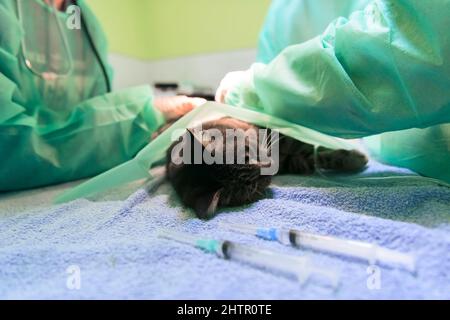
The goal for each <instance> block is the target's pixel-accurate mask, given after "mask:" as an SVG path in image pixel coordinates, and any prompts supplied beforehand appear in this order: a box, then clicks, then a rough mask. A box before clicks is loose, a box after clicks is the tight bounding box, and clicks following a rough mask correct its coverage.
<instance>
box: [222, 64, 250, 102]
mask: <svg viewBox="0 0 450 320" xmlns="http://www.w3.org/2000/svg"><path fill="white" fill-rule="evenodd" d="M249 77H250V74H249V71H234V72H230V73H228V74H227V75H226V76H225V78H223V80H222V81H221V82H220V85H219V89H217V92H216V101H217V102H220V103H226V101H227V99H226V98H227V95H228V94H229V93H230V91H231V90H232V89H234V88H238V87H240V86H241V85H242V84H243V83H245V82H248V81H249V80H250V79H249Z"/></svg>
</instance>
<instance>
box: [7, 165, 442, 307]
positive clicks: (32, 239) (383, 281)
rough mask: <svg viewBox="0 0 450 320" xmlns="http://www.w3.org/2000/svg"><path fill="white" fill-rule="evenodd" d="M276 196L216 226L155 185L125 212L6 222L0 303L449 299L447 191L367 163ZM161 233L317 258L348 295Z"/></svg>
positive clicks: (85, 204)
mask: <svg viewBox="0 0 450 320" xmlns="http://www.w3.org/2000/svg"><path fill="white" fill-rule="evenodd" d="M391 175H396V176H398V177H396V178H389V176H391ZM379 177H388V178H386V179H378V178H379ZM361 178H364V179H361ZM270 191H271V192H270V195H269V196H268V197H267V199H264V200H261V201H259V202H257V203H255V204H253V205H250V206H247V207H243V208H231V209H226V210H222V212H221V214H220V215H219V216H218V217H217V218H215V219H213V220H212V221H209V222H204V221H200V220H198V219H195V217H194V216H193V214H192V212H190V211H189V210H186V209H183V208H182V207H181V206H180V204H179V201H178V200H177V198H176V196H174V193H173V191H172V189H171V188H170V186H169V185H168V184H167V183H161V184H157V183H156V184H155V183H154V182H152V183H150V184H149V185H147V186H146V187H145V188H142V189H139V190H137V191H136V192H134V193H133V194H132V195H131V196H129V197H128V198H127V199H126V200H125V201H121V200H102V201H95V202H94V201H88V200H85V199H82V200H77V201H74V202H71V203H68V204H64V205H58V206H53V207H51V208H50V209H45V210H33V211H29V212H23V213H20V214H13V215H0V298H2V299H36V298H43V299H105V298H107V299H353V298H358V299H408V298H413V299H450V228H449V226H450V189H448V188H446V187H443V186H439V185H438V184H435V183H433V182H431V181H428V180H424V179H420V178H418V177H415V176H414V175H413V174H412V173H410V172H408V171H407V170H403V169H398V168H391V167H386V166H382V165H380V164H377V163H371V166H370V167H369V169H368V170H367V171H366V172H364V173H363V174H361V175H356V176H351V177H342V176H321V175H316V176H313V177H295V176H285V177H277V178H275V180H274V183H273V185H272V187H271V190H270ZM221 221H224V222H231V223H233V222H234V223H249V224H259V225H263V226H290V227H297V228H298V229H302V230H306V231H312V232H316V233H320V234H327V235H333V236H338V237H344V238H348V239H355V240H362V241H369V242H373V243H377V244H379V245H382V246H385V247H387V248H390V249H396V250H399V251H402V252H407V253H412V254H414V255H416V257H417V267H418V270H417V273H416V274H412V273H410V272H408V271H405V270H403V269H402V268H398V267H392V266H380V267H379V269H368V264H367V263H365V262H363V261H358V260H355V259H351V258H346V257H341V256H335V255H330V254H326V253H321V252H316V251H312V250H297V249H295V248H291V247H286V246H283V245H281V244H278V243H275V242H268V241H264V240H260V239H257V238H254V237H252V236H246V235H241V234H236V233H233V232H229V231H226V230H221V229H219V227H218V224H219V222H221ZM159 228H170V229H175V230H180V231H187V232H190V233H198V234H202V235H203V236H211V237H216V238H221V239H229V240H234V241H239V242H242V243H246V244H251V245H254V246H258V247H260V248H269V249H272V250H276V251H279V252H283V253H289V254H294V255H298V256H309V257H311V259H313V261H314V263H315V264H316V265H317V266H322V267H326V268H329V269H336V270H337V271H339V273H340V275H341V284H340V286H339V287H338V288H337V289H332V288H330V287H328V286H326V285H324V283H322V281H321V279H311V281H309V283H308V284H307V285H305V286H300V285H299V284H298V283H297V282H296V281H295V280H293V279H291V278H289V277H285V276H284V275H282V274H278V273H276V272H272V271H270V270H262V269H256V268H253V267H251V266H248V265H245V264H241V263H236V262H233V261H226V260H221V259H219V258H216V257H215V256H214V255H209V254H205V253H203V252H202V251H200V250H198V249H196V248H192V247H190V246H186V245H183V244H179V243H176V242H171V241H168V240H164V239H159V238H158V237H157V230H158V229H159ZM371 272H375V274H372V273H371ZM74 279H75V280H74Z"/></svg>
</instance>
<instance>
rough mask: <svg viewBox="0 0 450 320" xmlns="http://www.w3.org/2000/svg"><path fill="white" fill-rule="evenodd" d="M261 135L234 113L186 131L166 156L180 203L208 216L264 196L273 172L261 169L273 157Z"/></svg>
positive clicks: (168, 171)
mask: <svg viewBox="0 0 450 320" xmlns="http://www.w3.org/2000/svg"><path fill="white" fill-rule="evenodd" d="M252 132H254V133H255V134H253V133H252ZM242 133H245V134H246V135H245V139H242ZM265 134H267V130H266V131H265ZM262 136H264V132H263V133H261V131H260V129H259V128H257V127H255V126H252V125H250V124H248V123H245V122H242V121H238V120H235V119H231V118H223V119H220V120H217V121H212V122H208V123H205V124H203V125H202V130H200V131H196V130H194V129H190V130H187V132H186V133H185V134H184V135H183V137H182V138H180V140H179V141H178V142H177V143H176V144H174V145H173V146H172V148H171V149H170V151H169V153H168V159H167V160H168V161H167V174H168V177H169V180H170V181H171V182H172V184H173V186H174V187H175V190H176V191H177V193H178V195H179V196H180V198H181V200H182V202H183V203H184V204H185V205H186V206H188V207H190V208H192V209H194V211H195V213H196V215H197V216H198V217H199V218H201V219H209V218H211V217H213V216H214V215H215V213H216V211H217V209H218V208H220V207H230V206H241V205H246V204H250V203H252V202H254V201H256V200H259V199H261V198H263V197H264V196H265V192H266V189H267V187H268V186H269V184H270V182H271V175H265V174H262V173H261V171H262V169H263V168H267V167H268V166H270V165H271V163H272V161H273V159H272V158H271V157H270V153H269V152H267V139H264V138H263V139H261V137H262ZM187 152H189V154H187ZM261 155H265V156H264V157H262V156H261ZM188 160H190V161H188Z"/></svg>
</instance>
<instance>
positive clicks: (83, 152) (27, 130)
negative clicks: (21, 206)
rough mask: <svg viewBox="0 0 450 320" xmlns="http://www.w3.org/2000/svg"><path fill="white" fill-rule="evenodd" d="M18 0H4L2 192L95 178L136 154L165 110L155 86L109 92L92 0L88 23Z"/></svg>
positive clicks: (0, 44) (0, 43)
mask: <svg viewBox="0 0 450 320" xmlns="http://www.w3.org/2000/svg"><path fill="white" fill-rule="evenodd" d="M19 1H20V0H19ZM17 4H18V2H17V1H16V0H0V162H1V163H0V164H1V165H0V191H11V190H20V189H26V188H32V187H39V186H45V185H49V184H54V183H60V182H65V181H70V180H74V179H79V178H84V177H89V176H92V175H95V174H98V173H100V172H103V171H105V170H107V169H110V168H112V167H114V166H116V165H119V164H121V163H123V162H125V161H127V160H129V159H131V158H133V157H134V156H135V155H136V153H137V152H138V151H139V150H141V149H142V147H144V146H145V145H146V144H147V143H148V142H149V140H150V137H151V133H152V132H153V131H154V130H155V129H156V128H157V127H159V126H160V125H161V124H162V122H163V117H162V115H161V114H160V113H158V112H156V111H155V110H154V109H153V108H152V93H151V89H150V87H148V86H143V87H136V88H131V89H128V90H124V91H119V92H115V93H110V92H109V91H110V83H111V81H112V72H111V71H112V70H111V68H110V67H109V65H108V63H107V44H106V41H105V37H104V35H103V33H102V31H101V28H100V25H99V24H98V22H97V20H96V19H95V17H94V15H93V14H92V12H91V11H90V10H89V8H88V7H87V5H86V2H85V1H82V0H79V1H76V4H77V5H78V7H79V8H80V13H81V16H82V20H81V21H82V24H81V29H77V28H68V27H66V25H67V24H66V23H67V21H68V19H69V18H70V17H69V14H66V13H63V12H58V14H57V15H55V12H54V11H52V10H51V8H50V7H49V6H48V5H46V4H45V3H44V2H43V1H42V0H27V1H21V4H22V9H21V10H19V9H18V6H17ZM19 14H21V15H22V19H19V17H20V15H19ZM56 19H59V20H60V23H61V25H62V28H61V29H59V28H58V25H57V23H58V21H57V20H56ZM61 32H62V33H63V34H61ZM64 39H65V40H64ZM64 41H66V42H67V46H64ZM66 48H67V49H66ZM25 60H29V61H31V62H32V65H33V66H34V68H35V69H37V70H38V71H39V72H38V73H33V72H32V69H30V68H28V67H27V65H26V64H25ZM70 61H72V68H71V69H70V72H69V74H64V73H63V72H66V71H67V66H69V65H70ZM46 69H47V70H60V71H62V73H61V74H58V75H61V76H58V77H48V76H47V77H46V76H45V75H44V76H43V75H42V73H45V71H46ZM34 71H36V70H34Z"/></svg>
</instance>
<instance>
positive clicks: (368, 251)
mask: <svg viewBox="0 0 450 320" xmlns="http://www.w3.org/2000/svg"><path fill="white" fill-rule="evenodd" d="M286 233H287V234H288V237H289V240H290V242H291V244H292V245H295V246H298V247H309V248H312V249H316V250H322V251H328V252H331V253H336V254H341V255H346V256H352V257H356V258H360V259H364V260H367V261H369V262H370V263H375V262H376V260H377V248H378V247H377V246H376V245H373V244H370V243H364V242H360V241H353V240H345V239H339V238H334V237H328V236H322V235H317V234H311V233H307V232H301V231H297V230H286V231H285V232H283V234H284V238H285V237H286Z"/></svg>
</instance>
